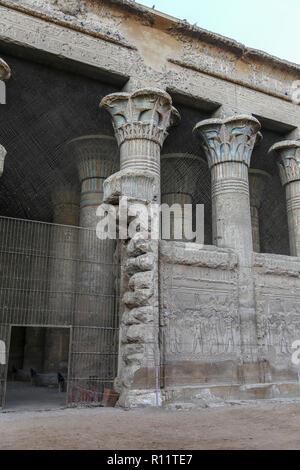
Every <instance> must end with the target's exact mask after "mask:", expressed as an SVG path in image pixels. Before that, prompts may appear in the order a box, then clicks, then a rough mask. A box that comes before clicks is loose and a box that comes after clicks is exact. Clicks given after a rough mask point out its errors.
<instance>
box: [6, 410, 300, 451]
mask: <svg viewBox="0 0 300 470" xmlns="http://www.w3.org/2000/svg"><path fill="white" fill-rule="evenodd" d="M299 429H300V404H288V405H286V404H284V405H283V404H278V403H275V404H274V403H272V404H270V403H268V404H264V405H243V406H227V407H220V408H212V409H204V410H197V411H195V410H194V411H191V412H189V411H168V410H158V409H151V410H149V409H144V410H134V411H123V410H120V409H101V408H100V409H94V410H93V409H80V410H70V409H68V410H58V411H47V412H16V413H0V449H1V450H3V449H26V450H27V449H103V450H110V449H111V450H123V449H124V450H133V449H137V450H142V449H148V450H192V449H298V450H299V449H300V431H299Z"/></svg>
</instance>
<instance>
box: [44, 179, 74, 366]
mask: <svg viewBox="0 0 300 470" xmlns="http://www.w3.org/2000/svg"><path fill="white" fill-rule="evenodd" d="M52 204H53V223H54V224H55V225H54V226H53V227H52V235H53V236H52V250H51V251H52V253H51V258H52V260H53V261H52V266H51V274H50V276H51V278H50V290H51V294H50V298H49V316H50V318H51V320H50V323H51V324H53V325H61V326H63V325H71V324H72V313H73V306H74V305H73V303H74V298H73V292H74V291H75V273H76V257H77V242H78V240H77V238H78V229H76V228H75V227H78V222H79V189H78V188H76V187H73V186H71V185H70V184H65V185H62V184H59V185H58V186H57V187H56V188H55V189H54V191H53V194H52ZM68 355H69V330H68V329H62V328H51V329H47V330H46V335H45V350H44V372H45V373H56V374H57V372H63V373H65V372H66V371H65V368H66V363H67V362H68Z"/></svg>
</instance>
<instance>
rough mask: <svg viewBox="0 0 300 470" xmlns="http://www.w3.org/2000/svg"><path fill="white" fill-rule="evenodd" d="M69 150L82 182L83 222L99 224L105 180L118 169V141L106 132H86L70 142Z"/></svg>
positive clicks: (87, 225) (81, 221)
mask: <svg viewBox="0 0 300 470" xmlns="http://www.w3.org/2000/svg"><path fill="white" fill-rule="evenodd" d="M67 151H68V152H69V153H71V155H73V156H74V159H75V161H76V163H77V167H78V173H79V179H80V183H81V201H80V224H81V226H84V227H96V223H97V219H96V208H97V207H98V206H99V205H100V204H101V203H102V201H103V183H104V181H105V180H106V179H107V178H108V177H109V176H111V175H112V174H113V173H115V172H116V171H117V170H118V163H117V156H118V146H117V143H116V140H115V138H114V137H110V136H107V135H85V136H81V137H78V138H76V139H73V140H71V141H70V142H68V143H67Z"/></svg>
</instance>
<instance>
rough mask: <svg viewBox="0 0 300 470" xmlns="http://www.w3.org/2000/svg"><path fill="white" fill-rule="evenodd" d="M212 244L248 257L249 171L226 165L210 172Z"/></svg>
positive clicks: (221, 165) (242, 165) (236, 163)
mask: <svg viewBox="0 0 300 470" xmlns="http://www.w3.org/2000/svg"><path fill="white" fill-rule="evenodd" d="M211 175H212V217H213V240H214V243H215V244H216V245H217V246H218V247H220V248H233V249H234V250H237V251H239V252H241V253H243V256H246V257H247V258H248V257H249V251H251V250H250V247H252V231H251V216H250V203H249V183H248V167H247V166H246V165H245V164H244V163H239V162H224V163H221V164H219V165H215V166H213V167H212V169H211Z"/></svg>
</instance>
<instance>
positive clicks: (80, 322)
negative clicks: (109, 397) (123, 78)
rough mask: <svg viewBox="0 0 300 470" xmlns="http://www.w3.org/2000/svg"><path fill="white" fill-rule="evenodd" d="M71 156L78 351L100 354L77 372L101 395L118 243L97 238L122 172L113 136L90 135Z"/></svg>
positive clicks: (72, 145)
mask: <svg viewBox="0 0 300 470" xmlns="http://www.w3.org/2000/svg"><path fill="white" fill-rule="evenodd" d="M68 151H69V152H71V153H72V154H73V155H74V158H75V161H76V163H77V167H78V173H79V180H80V184H81V195H80V226H81V228H80V230H79V240H78V254H77V258H78V259H79V262H78V263H77V279H76V292H77V296H76V297H77V299H76V306H75V320H74V321H75V327H76V329H75V331H74V337H75V341H74V345H73V351H75V352H78V351H79V352H81V351H85V352H87V351H90V352H95V354H90V355H89V356H88V359H87V361H88V363H85V364H84V367H83V365H82V363H81V361H80V359H79V360H78V365H77V364H75V365H74V370H76V373H75V375H76V376H79V377H80V378H81V379H83V380H82V381H81V385H80V386H81V387H83V389H85V388H88V389H90V388H92V389H93V390H95V391H97V392H98V393H101V391H103V387H107V386H109V383H106V382H104V381H103V380H102V382H101V381H100V379H103V378H106V377H108V376H109V375H110V372H109V370H108V369H109V368H110V367H111V363H112V362H113V355H112V352H113V349H112V344H113V341H114V337H113V333H112V327H114V323H115V318H114V295H115V272H114V266H113V262H114V252H115V241H114V240H100V239H98V238H97V234H96V228H97V224H98V222H99V220H100V219H99V217H98V216H97V209H98V207H99V206H100V205H101V204H102V202H103V183H104V181H105V179H106V178H107V177H109V176H110V175H111V174H113V173H115V172H116V171H117V168H118V146H117V143H116V141H115V138H114V137H110V136H106V135H87V136H82V137H79V138H77V139H73V140H72V141H70V142H69V143H68ZM84 327H86V328H84ZM91 327H93V328H91ZM78 357H79V358H80V356H78ZM89 377H94V378H95V382H93V383H91V382H89ZM101 387H102V389H101Z"/></svg>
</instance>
